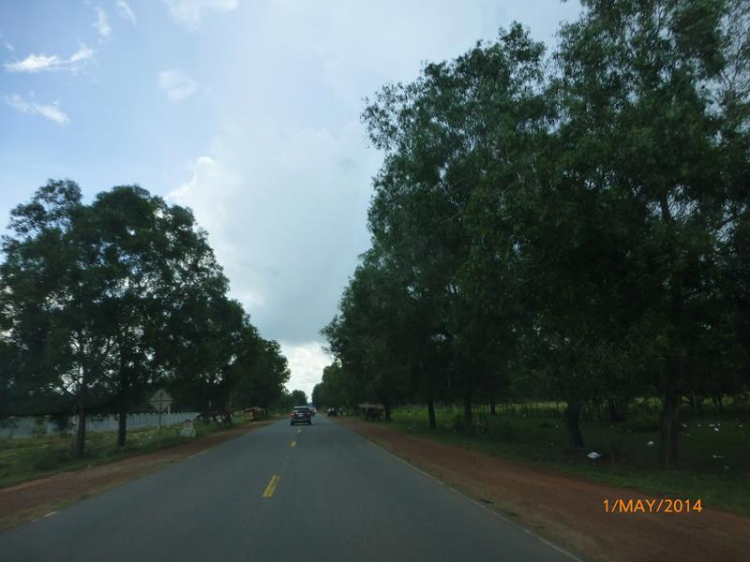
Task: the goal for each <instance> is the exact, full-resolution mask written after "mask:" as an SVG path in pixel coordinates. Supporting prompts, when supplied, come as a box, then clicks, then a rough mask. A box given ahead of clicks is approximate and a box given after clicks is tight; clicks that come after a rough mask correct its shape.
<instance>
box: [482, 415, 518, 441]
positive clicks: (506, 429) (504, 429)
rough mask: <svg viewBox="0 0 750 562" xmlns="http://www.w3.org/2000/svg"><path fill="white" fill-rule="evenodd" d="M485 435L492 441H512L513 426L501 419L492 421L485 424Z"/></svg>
mask: <svg viewBox="0 0 750 562" xmlns="http://www.w3.org/2000/svg"><path fill="white" fill-rule="evenodd" d="M487 435H488V436H489V437H490V439H492V440H493V441H512V440H513V436H514V431H513V426H512V425H511V424H510V423H509V422H508V421H507V420H503V419H494V420H492V421H490V422H489V423H488V424H487Z"/></svg>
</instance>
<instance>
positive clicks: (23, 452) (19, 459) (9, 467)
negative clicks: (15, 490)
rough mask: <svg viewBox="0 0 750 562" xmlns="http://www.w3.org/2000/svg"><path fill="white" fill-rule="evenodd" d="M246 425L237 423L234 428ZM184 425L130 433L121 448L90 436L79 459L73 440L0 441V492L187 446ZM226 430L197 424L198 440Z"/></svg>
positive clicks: (107, 438)
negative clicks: (34, 481)
mask: <svg viewBox="0 0 750 562" xmlns="http://www.w3.org/2000/svg"><path fill="white" fill-rule="evenodd" d="M244 423H249V422H244V421H239V420H236V423H235V424H234V425H233V426H231V427H237V425H241V424H244ZM181 428H182V426H181V425H174V426H171V427H162V429H161V434H159V429H158V428H146V429H134V430H130V431H128V434H127V439H126V444H125V447H124V448H122V449H120V448H118V447H117V433H116V432H112V431H102V432H88V434H87V435H86V456H85V457H84V458H83V459H77V458H75V455H74V452H73V436H71V435H67V436H60V435H45V436H35V437H23V438H18V439H0V488H4V487H7V486H13V485H15V484H19V483H21V482H24V481H26V480H32V479H35V478H41V477H44V476H48V475H50V474H54V473H56V472H63V471H68V470H75V469H77V468H82V467H84V466H90V465H97V464H104V463H107V462H112V461H115V460H118V459H123V458H127V457H132V456H134V455H140V454H144V453H150V452H153V451H157V450H159V449H164V448H167V447H171V446H173V445H177V444H179V443H184V442H185V441H187V440H188V439H186V438H183V437H180V429H181ZM222 429H226V426H223V425H221V424H216V423H210V424H208V425H206V424H203V423H196V424H195V433H196V438H200V437H203V436H205V435H209V434H211V433H214V432H216V431H221V430H222Z"/></svg>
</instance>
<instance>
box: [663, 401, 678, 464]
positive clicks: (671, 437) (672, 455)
mask: <svg viewBox="0 0 750 562" xmlns="http://www.w3.org/2000/svg"><path fill="white" fill-rule="evenodd" d="M679 413H680V395H679V394H678V393H677V392H667V393H666V394H665V396H664V410H663V411H662V417H661V443H660V444H659V461H660V462H661V464H662V466H664V467H665V468H675V467H676V466H677V431H678V423H677V420H678V417H679Z"/></svg>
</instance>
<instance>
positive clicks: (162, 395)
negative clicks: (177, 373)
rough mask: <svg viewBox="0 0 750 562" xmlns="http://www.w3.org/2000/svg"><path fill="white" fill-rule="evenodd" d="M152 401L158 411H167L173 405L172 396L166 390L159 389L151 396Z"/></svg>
mask: <svg viewBox="0 0 750 562" xmlns="http://www.w3.org/2000/svg"><path fill="white" fill-rule="evenodd" d="M150 403H151V405H152V406H153V407H154V410H156V411H157V412H159V413H162V412H166V411H167V410H168V409H169V407H170V406H171V405H172V397H171V396H170V395H169V394H167V393H166V391H164V390H158V391H156V393H155V394H154V395H153V396H152V397H151V400H150Z"/></svg>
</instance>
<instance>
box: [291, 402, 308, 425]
mask: <svg viewBox="0 0 750 562" xmlns="http://www.w3.org/2000/svg"><path fill="white" fill-rule="evenodd" d="M312 417H313V413H312V410H311V409H310V408H308V407H307V406H295V407H294V410H292V414H291V425H294V424H295V423H306V424H307V425H312Z"/></svg>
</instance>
